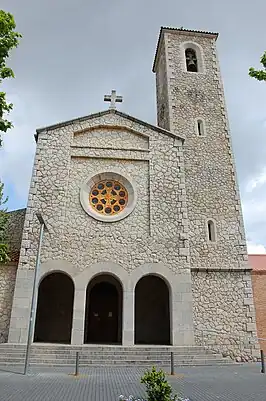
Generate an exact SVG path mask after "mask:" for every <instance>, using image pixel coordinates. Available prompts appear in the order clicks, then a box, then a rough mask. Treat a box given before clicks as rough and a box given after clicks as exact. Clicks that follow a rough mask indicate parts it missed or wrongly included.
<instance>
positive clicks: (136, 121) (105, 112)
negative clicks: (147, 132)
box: [35, 109, 185, 142]
mask: <svg viewBox="0 0 266 401" xmlns="http://www.w3.org/2000/svg"><path fill="white" fill-rule="evenodd" d="M107 114H116V115H118V116H120V117H124V118H126V119H127V120H130V121H133V122H135V123H137V124H140V125H143V126H145V127H147V128H149V129H151V130H154V131H157V132H160V133H162V134H165V135H168V136H171V137H173V138H178V139H181V140H182V141H184V140H185V138H184V137H182V136H180V135H178V134H175V133H174V132H171V131H168V130H166V129H164V128H161V127H157V126H156V125H153V124H150V123H147V122H145V121H142V120H139V119H138V118H135V117H132V116H130V115H129V114H126V113H123V112H122V111H119V110H113V109H107V110H104V111H101V112H99V113H94V114H90V115H88V116H84V117H78V118H74V119H72V120H68V121H64V122H60V123H57V124H53V125H49V126H47V127H43V128H38V129H37V130H36V134H35V140H36V142H37V140H38V135H39V134H41V133H42V132H44V131H49V130H53V129H57V128H62V127H65V126H66V125H71V124H75V123H78V122H82V121H86V120H91V119H93V118H97V117H102V116H105V115H107Z"/></svg>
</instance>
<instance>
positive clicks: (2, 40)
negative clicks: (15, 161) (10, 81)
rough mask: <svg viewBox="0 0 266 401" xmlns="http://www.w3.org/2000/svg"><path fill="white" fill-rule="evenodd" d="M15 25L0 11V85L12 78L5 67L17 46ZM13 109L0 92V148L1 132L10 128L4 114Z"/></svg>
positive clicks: (10, 17) (17, 38)
mask: <svg viewBox="0 0 266 401" xmlns="http://www.w3.org/2000/svg"><path fill="white" fill-rule="evenodd" d="M15 29H16V23H15V20H14V17H13V15H12V14H10V13H6V12H5V11H3V10H0V84H1V83H2V82H3V80H4V79H6V78H14V77H15V75H14V72H13V70H12V69H11V68H9V67H7V65H6V59H7V58H8V57H9V55H10V51H11V50H12V49H13V48H15V47H17V46H18V43H19V38H21V35H20V33H18V32H15V31H14V30H15ZM12 108H13V104H12V103H7V101H6V93H5V92H1V91H0V147H1V145H2V138H1V132H6V131H7V130H8V129H10V128H11V127H12V123H11V122H10V121H8V120H5V119H4V114H8V113H9V112H10V111H11V110H12Z"/></svg>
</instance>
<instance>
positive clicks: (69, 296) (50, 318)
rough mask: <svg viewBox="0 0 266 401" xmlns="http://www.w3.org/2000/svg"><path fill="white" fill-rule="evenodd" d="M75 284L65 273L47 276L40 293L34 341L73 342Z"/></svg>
mask: <svg viewBox="0 0 266 401" xmlns="http://www.w3.org/2000/svg"><path fill="white" fill-rule="evenodd" d="M73 300H74V284H73V281H72V280H71V278H70V277H69V276H67V275H66V274H64V273H52V274H49V275H48V276H46V277H45V278H44V279H43V280H42V282H41V284H40V286H39V292H38V303H37V314H36V323H35V335H34V341H36V342H45V343H62V344H69V343H70V342H71V331H72V317H73Z"/></svg>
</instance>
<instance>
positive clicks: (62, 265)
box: [39, 259, 77, 283]
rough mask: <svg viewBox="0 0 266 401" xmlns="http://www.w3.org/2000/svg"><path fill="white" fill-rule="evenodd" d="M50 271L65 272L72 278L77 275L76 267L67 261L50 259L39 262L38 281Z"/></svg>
mask: <svg viewBox="0 0 266 401" xmlns="http://www.w3.org/2000/svg"><path fill="white" fill-rule="evenodd" d="M51 272H62V273H65V274H67V275H68V276H69V277H70V278H71V279H72V280H74V278H75V276H76V275H77V269H76V268H75V267H74V266H73V265H72V264H71V263H70V262H68V261H66V260H63V259H51V260H48V261H46V262H44V263H42V264H41V266H40V275H39V283H40V282H41V281H42V279H43V278H44V277H45V276H47V275H48V274H49V273H51Z"/></svg>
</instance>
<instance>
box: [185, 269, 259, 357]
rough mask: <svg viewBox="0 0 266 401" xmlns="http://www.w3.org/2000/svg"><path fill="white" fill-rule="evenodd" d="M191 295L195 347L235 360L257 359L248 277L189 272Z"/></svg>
mask: <svg viewBox="0 0 266 401" xmlns="http://www.w3.org/2000/svg"><path fill="white" fill-rule="evenodd" d="M192 293H193V313H194V328H195V339H196V343H197V344H199V345H204V346H207V347H208V348H210V349H212V350H214V351H218V352H223V354H224V355H225V356H227V355H230V356H231V357H232V358H238V359H237V360H244V361H246V360H250V359H251V358H252V357H255V358H256V357H257V356H258V347H257V345H256V344H257V339H256V336H254V333H256V327H255V326H256V322H255V309H254V305H253V298H252V297H253V294H252V284H251V274H250V273H244V272H236V271H235V272H216V271H215V272H202V271H199V272H192ZM239 358H241V359H239Z"/></svg>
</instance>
